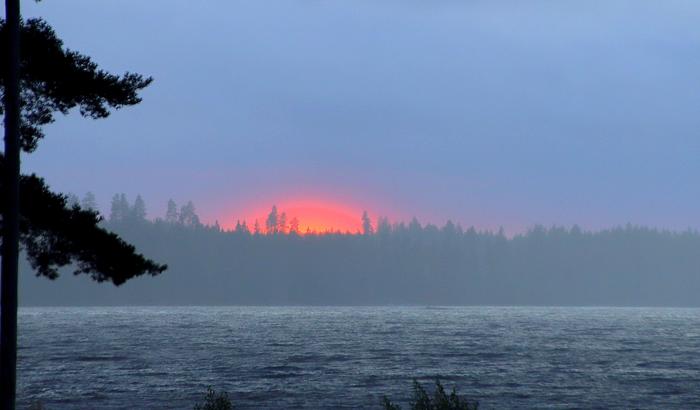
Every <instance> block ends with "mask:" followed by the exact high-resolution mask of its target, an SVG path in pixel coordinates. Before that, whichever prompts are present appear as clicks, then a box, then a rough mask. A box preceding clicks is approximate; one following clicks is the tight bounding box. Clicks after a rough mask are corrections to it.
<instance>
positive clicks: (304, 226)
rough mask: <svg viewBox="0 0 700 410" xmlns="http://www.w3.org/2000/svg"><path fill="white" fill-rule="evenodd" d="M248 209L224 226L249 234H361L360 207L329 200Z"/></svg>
mask: <svg viewBox="0 0 700 410" xmlns="http://www.w3.org/2000/svg"><path fill="white" fill-rule="evenodd" d="M251 208H252V210H251V211H247V212H243V213H242V214H241V215H232V216H231V217H229V218H227V219H226V221H225V222H224V224H223V228H224V229H237V228H238V229H245V228H244V226H245V227H247V228H248V229H249V230H250V232H251V233H255V232H256V226H257V232H258V233H260V234H273V233H296V234H299V235H305V234H307V233H314V234H321V233H329V232H341V233H351V234H357V233H363V232H365V228H366V227H365V226H363V218H362V216H363V213H364V212H365V211H364V210H363V209H362V208H361V207H358V206H353V205H347V204H342V203H339V202H335V201H331V200H321V199H296V200H288V201H281V202H279V203H277V204H276V205H272V206H270V205H269V204H266V205H260V206H256V207H251Z"/></svg>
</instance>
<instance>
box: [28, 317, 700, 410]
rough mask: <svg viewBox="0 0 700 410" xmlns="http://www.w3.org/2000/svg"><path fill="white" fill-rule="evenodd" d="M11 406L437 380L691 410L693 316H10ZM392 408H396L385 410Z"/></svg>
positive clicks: (168, 404) (493, 394) (392, 389)
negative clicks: (16, 334)
mask: <svg viewBox="0 0 700 410" xmlns="http://www.w3.org/2000/svg"><path fill="white" fill-rule="evenodd" d="M19 320H20V332H21V334H20V342H19V344H20V351H19V370H18V372H19V374H18V377H19V389H20V390H19V397H20V400H21V402H22V403H23V404H27V403H30V402H31V401H34V400H41V401H42V402H43V403H44V405H45V407H46V409H47V410H52V409H166V408H167V409H172V408H183V409H188V408H189V409H191V408H192V405H193V403H195V402H196V401H197V400H198V399H200V398H201V396H202V394H203V392H205V390H206V386H208V385H212V386H214V387H215V388H216V389H223V390H227V391H228V392H229V393H230V394H231V397H232V398H233V399H234V401H235V403H236V405H237V408H372V407H374V408H378V406H377V404H378V402H379V399H380V397H381V396H382V395H388V396H390V397H392V398H397V399H408V397H409V394H410V387H411V379H412V378H413V377H417V378H419V379H421V380H426V381H429V380H430V379H433V378H434V377H435V376H439V377H440V378H441V379H442V380H443V381H444V384H446V385H447V386H453V385H456V386H457V387H458V388H459V391H460V392H461V393H464V394H466V395H468V396H469V397H473V398H478V399H479V401H480V402H481V403H482V405H483V406H484V407H485V408H544V407H550V408H572V407H583V408H611V407H621V408H666V409H669V408H678V409H689V408H700V310H697V309H618V308H517V307H512V308H500V307H499V308H491V307H454V308H453V307H449V308H423V307H409V308H406V307H387V308H383V307H367V308H356V307H347V308H335V307H199V308H192V307H163V308H158V307H148V308H25V309H21V310H20V318H19ZM398 401H401V400H398Z"/></svg>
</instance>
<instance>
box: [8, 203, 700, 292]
mask: <svg viewBox="0 0 700 410" xmlns="http://www.w3.org/2000/svg"><path fill="white" fill-rule="evenodd" d="M115 198H116V199H118V196H115ZM115 204H116V206H115ZM115 204H113V207H112V213H111V216H110V218H109V220H108V221H107V222H106V225H105V226H106V227H107V228H108V229H110V230H114V231H115V232H117V233H119V234H120V235H121V236H122V237H124V238H125V239H126V240H128V241H129V242H131V243H133V244H134V245H136V247H137V249H139V251H141V252H143V253H144V254H146V255H148V256H149V257H152V258H154V259H156V260H160V261H167V263H168V265H169V269H168V271H167V272H165V273H164V274H161V275H159V276H158V277H157V278H155V279H154V278H150V277H144V278H137V279H133V280H131V281H130V282H128V283H126V284H124V285H123V286H121V287H119V288H116V287H113V286H104V285H100V284H95V283H91V282H90V281H86V280H83V278H80V277H72V275H71V273H70V271H69V270H65V271H64V273H63V275H62V277H60V278H59V279H57V280H56V281H48V280H46V279H45V278H35V277H32V275H31V273H30V272H31V269H30V268H29V266H27V265H26V264H25V265H24V278H23V280H22V281H21V299H20V300H21V303H22V304H24V305H44V306H46V305H125V304H126V305H407V304H408V305H413V304H418V305H568V306H571V305H598V306H600V305H604V306H698V305H700V299H698V297H697V295H698V291H699V290H700V275H699V272H698V270H699V269H700V252H698V249H700V235H699V234H698V233H697V232H695V231H691V230H688V231H685V232H670V231H659V230H655V229H650V228H645V227H638V226H631V225H627V226H624V227H618V228H613V229H609V230H604V231H597V232H588V231H584V230H582V229H581V228H579V227H576V226H574V227H572V228H563V227H551V228H545V227H542V226H536V227H534V228H532V229H530V230H529V231H527V232H525V233H523V234H519V235H515V236H513V237H507V236H505V235H504V233H503V232H489V231H477V230H475V229H474V228H467V229H463V228H462V227H461V226H459V225H455V224H453V223H451V222H448V223H447V224H445V225H444V226H435V225H431V224H421V223H419V222H418V221H417V220H415V219H414V220H413V221H411V222H409V223H391V222H390V221H388V220H387V219H386V218H379V219H378V220H377V221H370V220H369V219H367V220H366V221H365V222H366V224H365V232H360V233H355V234H349V233H330V234H329V233H326V234H310V235H301V234H299V233H297V232H295V231H293V230H290V228H289V226H288V225H287V224H286V223H283V222H280V221H281V220H278V218H277V213H276V210H275V213H274V215H273V213H272V212H271V216H274V218H270V217H268V220H267V221H263V224H264V223H267V225H268V226H267V231H268V232H272V233H270V234H262V233H256V232H255V230H254V229H253V227H252V226H250V227H249V226H247V225H243V224H239V225H238V226H237V227H236V228H235V229H233V230H223V229H221V228H220V227H219V226H218V225H214V226H207V225H203V224H201V223H200V222H199V217H198V216H197V214H196V211H195V207H194V206H193V205H192V204H191V203H189V204H186V205H184V206H183V207H182V208H180V210H179V211H178V212H177V213H174V212H171V213H170V214H171V215H170V217H167V216H166V219H160V218H158V219H156V220H155V221H151V220H149V219H146V211H145V204H144V203H143V202H142V201H140V200H137V201H135V202H134V203H133V204H129V203H128V202H124V201H120V200H117V201H116V202H115ZM360 220H361V215H358V223H359V221H360ZM270 224H271V225H270ZM263 228H265V225H263Z"/></svg>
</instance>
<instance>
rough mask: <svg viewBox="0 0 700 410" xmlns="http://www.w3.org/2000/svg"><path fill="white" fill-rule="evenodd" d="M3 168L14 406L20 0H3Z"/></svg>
mask: <svg viewBox="0 0 700 410" xmlns="http://www.w3.org/2000/svg"><path fill="white" fill-rule="evenodd" d="M5 16H6V22H5V24H6V26H5V28H6V30H7V37H6V38H7V44H6V45H5V47H4V49H5V50H6V52H7V55H4V56H2V61H3V62H4V63H5V64H7V67H6V73H7V77H6V78H5V101H4V102H3V103H4V104H5V172H4V175H3V177H4V178H5V180H4V181H3V185H4V195H3V196H4V198H2V200H3V201H4V202H5V203H4V204H3V205H4V207H3V208H4V213H3V215H2V229H3V232H2V263H1V266H0V269H2V277H1V279H0V288H1V289H0V298H1V300H0V304H1V308H2V310H0V408H2V410H14V409H15V396H16V388H17V270H18V257H19V122H20V118H19V110H20V106H19V18H20V17H19V0H5Z"/></svg>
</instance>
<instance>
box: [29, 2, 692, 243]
mask: <svg viewBox="0 0 700 410" xmlns="http://www.w3.org/2000/svg"><path fill="white" fill-rule="evenodd" d="M23 7H24V15H25V17H29V16H41V17H44V18H45V19H46V20H47V21H48V22H49V23H50V24H51V25H52V26H53V27H54V28H55V29H56V31H57V33H58V35H59V36H60V37H61V38H63V39H64V41H65V44H66V46H68V47H69V48H72V49H75V50H78V51H80V52H83V53H85V54H87V55H89V56H91V57H93V59H94V60H95V61H96V62H98V63H99V64H100V65H101V66H102V67H104V68H105V69H108V70H110V71H113V72H117V73H123V72H124V71H135V72H139V73H143V74H146V75H152V76H153V77H154V78H155V81H154V83H153V84H152V85H151V86H150V87H149V88H148V89H147V90H146V91H145V92H144V93H143V98H144V101H143V103H141V104H140V105H139V106H137V107H132V108H128V109H124V110H121V111H119V112H117V113H115V114H114V115H113V116H112V117H110V118H108V119H106V120H99V121H92V120H86V119H82V118H80V117H79V116H77V115H73V116H71V117H66V118H61V119H60V120H59V121H58V122H57V123H56V124H54V125H52V126H50V127H49V128H48V129H47V135H48V136H47V138H46V140H45V141H43V142H42V143H41V145H40V147H39V149H38V151H37V152H36V153H34V154H32V155H30V156H25V157H24V163H23V165H24V167H25V169H26V170H31V171H35V172H37V173H39V174H41V175H43V176H45V177H46V179H47V181H48V182H49V183H50V184H51V186H52V187H53V188H55V189H56V190H60V191H64V192H74V193H76V194H79V195H82V194H84V193H85V192H86V191H88V190H91V191H93V192H95V193H96V195H97V198H98V201H99V202H100V205H101V206H102V207H103V208H106V209H108V205H109V200H110V198H111V196H112V194H113V193H115V192H125V193H126V194H127V195H129V196H130V197H131V198H133V197H134V196H135V195H136V194H137V193H141V194H142V195H143V196H144V198H145V199H146V203H147V205H148V206H149V212H150V214H151V215H152V216H158V215H162V214H163V212H164V209H165V203H166V201H167V199H168V198H170V197H172V198H174V199H175V200H176V201H178V202H179V203H181V202H184V201H186V200H188V199H192V200H193V201H194V202H195V204H196V205H197V207H198V210H199V212H200V213H201V214H202V216H203V217H204V219H205V220H208V221H213V220H214V219H219V220H227V219H230V218H231V217H232V215H236V214H239V213H240V214H243V213H245V212H247V209H249V208H250V207H251V206H259V204H260V203H268V202H269V203H270V205H271V204H272V202H281V201H284V200H285V198H288V197H290V196H301V197H319V198H320V197H323V198H330V199H333V200H336V201H342V202H347V203H352V204H353V206H357V207H361V208H368V210H369V211H370V213H372V214H377V213H380V214H385V215H388V216H389V217H392V218H407V217H410V216H413V215H416V216H418V217H419V218H421V219H422V220H424V221H432V222H436V223H443V222H444V221H445V220H446V219H448V218H451V219H453V220H455V221H459V222H461V223H462V224H464V225H471V224H474V225H477V226H480V227H498V226H500V225H502V226H504V227H506V229H508V230H509V231H511V232H512V231H517V230H520V229H523V228H525V227H528V226H531V225H533V224H536V223H542V224H547V225H549V224H564V225H571V224H574V223H578V224H580V225H582V226H584V227H588V228H600V227H605V226H610V225H617V224H624V223H627V222H631V223H637V224H646V225H653V226H657V227H668V228H673V229H683V228H686V227H689V226H690V227H695V228H700V218H699V216H700V24H698V21H700V2H698V1H697V0H687V1H675V0H663V1H658V0H655V1H644V0H635V1H614V0H602V1H594V0H586V1H583V0H581V1H563V0H562V1H553V0H552V1H521V0H518V1H515V0H513V1H507V0H503V1H494V0H489V1H467V0H464V1H451V0H445V1H439V0H438V1H427V0H403V1H399V0H371V1H369V0H344V1H341V0H337V1H336V0H306V1H304V0H265V1H262V0H249V1H234V0H218V1H192V0H168V1H156V0H148V1H143V0H139V1H135V0H119V1H95V0H82V1H78V0H60V1H59V0H44V1H42V2H40V3H36V4H35V3H34V2H30V1H25V2H23Z"/></svg>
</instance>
